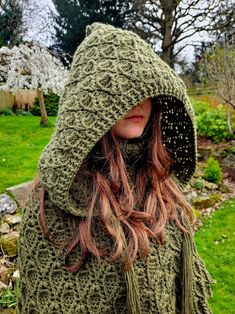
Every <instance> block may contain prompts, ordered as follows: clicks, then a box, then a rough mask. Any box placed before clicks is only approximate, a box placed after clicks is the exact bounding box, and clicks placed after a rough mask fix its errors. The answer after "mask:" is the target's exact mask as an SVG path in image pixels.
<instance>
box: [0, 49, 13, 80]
mask: <svg viewBox="0 0 235 314" xmlns="http://www.w3.org/2000/svg"><path fill="white" fill-rule="evenodd" d="M11 58H12V51H11V49H9V48H7V47H2V48H0V84H1V83H5V82H6V80H7V77H8V73H9V71H10V66H11Z"/></svg>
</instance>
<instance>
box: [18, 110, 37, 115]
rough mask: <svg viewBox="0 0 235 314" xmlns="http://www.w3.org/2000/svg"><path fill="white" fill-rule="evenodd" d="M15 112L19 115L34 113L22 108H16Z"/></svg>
mask: <svg viewBox="0 0 235 314" xmlns="http://www.w3.org/2000/svg"><path fill="white" fill-rule="evenodd" d="M15 114H16V115H17V116H33V114H32V113H31V112H29V111H25V110H22V109H16V111H15Z"/></svg>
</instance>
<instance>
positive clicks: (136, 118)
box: [125, 115, 144, 122]
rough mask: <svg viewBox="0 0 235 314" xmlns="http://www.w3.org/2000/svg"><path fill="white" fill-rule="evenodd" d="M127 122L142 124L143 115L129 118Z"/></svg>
mask: <svg viewBox="0 0 235 314" xmlns="http://www.w3.org/2000/svg"><path fill="white" fill-rule="evenodd" d="M125 119H126V120H131V121H134V122H140V121H142V120H143V119H144V117H143V116H141V115H133V116H130V117H127V118H125Z"/></svg>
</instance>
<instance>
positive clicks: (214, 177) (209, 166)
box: [204, 156, 222, 183]
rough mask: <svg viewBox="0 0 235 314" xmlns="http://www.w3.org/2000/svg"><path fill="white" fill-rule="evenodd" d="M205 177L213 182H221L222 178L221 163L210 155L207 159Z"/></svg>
mask: <svg viewBox="0 0 235 314" xmlns="http://www.w3.org/2000/svg"><path fill="white" fill-rule="evenodd" d="M204 178H205V179H206V180H207V181H209V182H213V183H219V182H220V181H221V179H222V170H221V167H220V165H219V162H218V161H217V160H215V159H214V158H213V157H212V156H210V157H209V158H208V160H207V163H206V166H205V171H204Z"/></svg>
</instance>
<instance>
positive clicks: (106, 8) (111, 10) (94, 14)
mask: <svg viewBox="0 0 235 314" xmlns="http://www.w3.org/2000/svg"><path fill="white" fill-rule="evenodd" d="M134 2H135V1H133V0H132V1H127V0H119V1H117V0H89V1H87V0H78V1H69V0H53V3H54V5H55V8H56V11H57V12H58V15H55V16H54V19H55V23H56V26H55V30H56V35H55V37H56V38H55V39H56V45H55V46H56V48H57V49H59V50H60V51H63V52H65V53H68V54H69V55H70V56H72V55H73V54H74V52H75V50H76V48H77V46H78V45H79V44H80V43H81V42H82V40H83V39H84V37H85V28H86V26H87V25H89V24H92V23H93V22H103V23H108V24H112V25H114V26H117V27H123V26H124V24H125V22H126V19H127V17H128V16H130V15H131V14H132V12H133V10H134V6H133V3H134Z"/></svg>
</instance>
